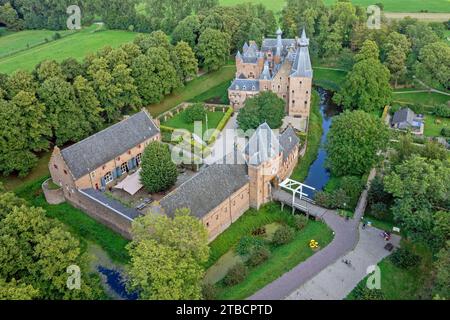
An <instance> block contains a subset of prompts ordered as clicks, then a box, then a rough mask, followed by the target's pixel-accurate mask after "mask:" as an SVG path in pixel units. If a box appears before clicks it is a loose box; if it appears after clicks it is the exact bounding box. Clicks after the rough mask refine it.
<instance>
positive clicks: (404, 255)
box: [389, 248, 421, 269]
mask: <svg viewBox="0 0 450 320" xmlns="http://www.w3.org/2000/svg"><path fill="white" fill-rule="evenodd" d="M389 259H390V260H391V262H392V263H393V264H394V265H395V266H396V267H399V268H402V269H407V268H411V267H415V266H417V265H418V264H419V263H420V260H421V257H420V256H418V255H416V254H414V253H412V252H411V251H410V250H409V249H406V248H399V249H397V250H395V252H394V253H393V254H392V255H391V256H390V258H389Z"/></svg>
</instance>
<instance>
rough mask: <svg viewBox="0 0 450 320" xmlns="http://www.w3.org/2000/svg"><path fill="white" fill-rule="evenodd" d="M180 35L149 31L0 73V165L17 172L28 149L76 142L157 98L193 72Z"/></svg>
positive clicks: (27, 161)
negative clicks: (80, 54) (80, 55)
mask: <svg viewBox="0 0 450 320" xmlns="http://www.w3.org/2000/svg"><path fill="white" fill-rule="evenodd" d="M197 69H198V66H197V59H196V57H195V54H194V52H193V50H192V49H191V48H190V47H189V45H188V44H187V43H185V42H183V41H180V42H178V43H177V44H176V45H172V44H171V43H170V42H169V39H168V37H167V36H166V35H165V34H164V33H163V32H162V31H157V32H153V33H151V34H147V35H140V36H138V37H137V38H136V39H135V41H134V43H127V44H124V45H122V46H121V47H119V48H116V49H113V48H111V47H106V48H104V49H102V50H100V51H99V52H97V53H95V54H91V55H89V56H87V57H86V58H85V59H84V60H83V61H82V62H78V61H77V60H75V59H67V60H64V61H63V62H61V63H57V62H55V61H43V62H42V63H40V64H39V65H38V66H36V68H35V69H34V71H33V72H26V71H18V72H16V73H14V74H12V75H9V76H7V75H0V123H1V126H2V134H1V136H0V147H1V149H2V153H1V155H0V171H1V172H3V173H4V174H9V173H11V172H13V171H17V172H18V173H19V174H20V175H22V176H23V175H25V174H27V172H28V171H29V170H30V169H31V168H32V167H33V166H34V165H35V164H36V161H37V158H36V155H35V154H36V152H40V151H43V150H46V149H48V147H49V143H50V142H54V143H56V144H58V145H62V144H65V143H67V142H76V141H79V140H80V139H82V138H84V137H86V136H88V135H90V134H92V133H93V132H96V131H98V130H99V129H101V128H102V127H103V126H105V125H106V124H110V123H113V122H115V121H117V120H118V119H120V117H121V116H122V115H123V114H127V113H129V112H132V111H135V110H137V109H138V108H140V107H142V106H145V105H148V104H151V103H157V102H159V101H161V99H162V98H163V97H164V96H165V95H167V94H169V93H171V92H172V91H173V90H174V89H175V88H178V87H180V86H182V85H183V83H185V82H186V81H187V80H188V79H190V78H192V77H194V76H195V75H196V74H197Z"/></svg>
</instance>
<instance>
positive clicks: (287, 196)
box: [272, 189, 327, 218]
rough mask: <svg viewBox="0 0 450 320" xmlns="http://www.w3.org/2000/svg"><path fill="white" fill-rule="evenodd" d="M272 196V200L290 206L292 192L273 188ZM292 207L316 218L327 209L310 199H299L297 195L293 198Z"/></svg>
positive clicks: (320, 216) (321, 215)
mask: <svg viewBox="0 0 450 320" xmlns="http://www.w3.org/2000/svg"><path fill="white" fill-rule="evenodd" d="M272 198H273V200H275V201H278V202H280V203H281V204H285V205H288V206H289V207H292V194H291V193H289V192H287V191H284V190H281V189H273V190H272ZM293 209H296V210H300V211H302V212H305V213H307V214H309V215H310V216H314V217H316V218H322V217H323V215H324V214H325V212H327V209H325V208H322V207H319V206H318V205H315V204H314V202H313V201H312V200H309V199H308V201H306V200H304V199H302V200H300V198H299V197H296V198H295V203H294V208H293Z"/></svg>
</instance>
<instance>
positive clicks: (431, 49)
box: [415, 42, 450, 89]
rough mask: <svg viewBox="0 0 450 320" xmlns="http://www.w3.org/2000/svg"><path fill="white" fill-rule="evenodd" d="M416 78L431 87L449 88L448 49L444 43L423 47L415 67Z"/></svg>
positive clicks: (449, 53) (449, 51) (449, 49)
mask: <svg viewBox="0 0 450 320" xmlns="http://www.w3.org/2000/svg"><path fill="white" fill-rule="evenodd" d="M415 70H416V77H417V78H419V79H423V80H424V81H426V82H428V83H429V84H431V85H433V86H443V87H444V88H446V89H449V88H450V47H449V46H448V45H447V44H446V43H444V42H435V43H430V44H428V45H425V46H424V47H423V48H422V49H421V50H420V55H419V61H418V62H417V64H416V66H415Z"/></svg>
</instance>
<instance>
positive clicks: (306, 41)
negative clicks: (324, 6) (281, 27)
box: [298, 28, 309, 47]
mask: <svg viewBox="0 0 450 320" xmlns="http://www.w3.org/2000/svg"><path fill="white" fill-rule="evenodd" d="M298 44H299V45H300V46H302V47H307V46H309V39H308V38H307V37H306V32H305V28H303V30H302V35H301V37H300V39H299V40H298Z"/></svg>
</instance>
